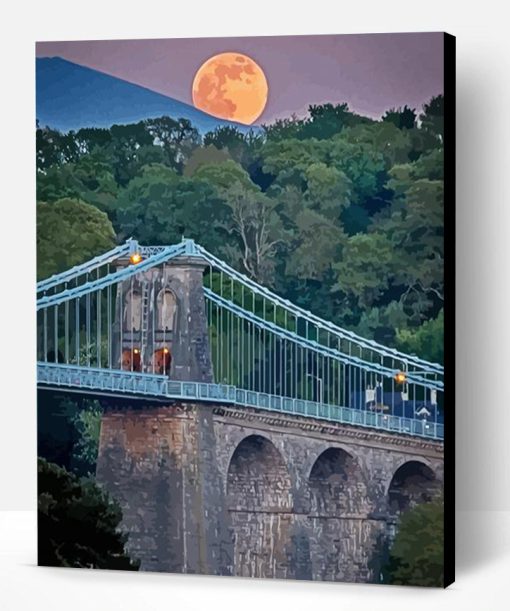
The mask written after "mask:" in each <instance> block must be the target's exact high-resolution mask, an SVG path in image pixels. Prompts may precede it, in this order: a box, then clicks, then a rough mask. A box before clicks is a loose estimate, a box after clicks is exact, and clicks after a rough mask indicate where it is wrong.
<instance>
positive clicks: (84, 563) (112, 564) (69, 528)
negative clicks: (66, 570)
mask: <svg viewBox="0 0 510 611" xmlns="http://www.w3.org/2000/svg"><path fill="white" fill-rule="evenodd" d="M37 472H38V478H37V482H38V495H39V497H38V562H39V565H42V566H65V567H76V568H97V569H116V570H119V569H121V570H127V571H136V570H138V566H139V564H138V563H137V562H133V561H132V560H131V559H130V558H129V556H128V555H127V554H126V551H125V544H126V537H125V535H123V534H122V533H121V532H120V530H119V525H120V522H121V519H122V513H121V510H120V507H119V506H118V504H117V503H116V502H115V501H114V500H113V499H112V498H111V497H110V496H109V495H108V494H107V493H106V492H105V491H103V490H102V489H101V488H100V487H99V486H98V485H97V484H96V483H94V481H93V480H92V479H88V478H81V479H79V478H77V477H76V476H75V475H73V474H71V473H69V472H68V471H66V470H65V469H63V468H62V467H59V466H58V465H55V464H52V463H48V462H47V461H46V460H44V459H41V458H39V459H38V461H37Z"/></svg>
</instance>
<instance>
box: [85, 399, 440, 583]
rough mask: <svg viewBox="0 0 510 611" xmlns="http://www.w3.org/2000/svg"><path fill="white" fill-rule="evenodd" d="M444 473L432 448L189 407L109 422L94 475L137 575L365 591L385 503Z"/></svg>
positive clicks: (110, 413)
mask: <svg viewBox="0 0 510 611" xmlns="http://www.w3.org/2000/svg"><path fill="white" fill-rule="evenodd" d="M442 461H443V448H442V444H440V443H437V442H432V441H427V440H421V439H416V438H410V437H405V436H398V435H394V434H389V433H383V432H377V431H371V430H369V429H362V428H355V427H349V426H346V425H340V424H332V423H331V424H325V423H324V422H320V421H313V420H312V419H310V418H306V419H305V418H299V417H289V416H283V415H278V414H271V413H269V412H262V411H258V412H257V411H256V410H250V409H249V408H234V407H219V406H216V407H213V406H211V405H206V404H204V405H191V404H187V405H173V406H161V407H151V408H143V409H138V410H136V409H131V408H129V409H120V408H114V409H113V408H110V409H108V410H107V411H106V412H105V415H104V417H103V422H102V427H101V439H100V451H99V461H98V472H97V476H98V479H99V480H100V481H102V482H103V483H104V485H105V486H106V488H107V489H108V490H110V492H111V493H112V494H113V495H114V496H115V497H116V498H117V499H118V500H119V501H120V503H121V506H122V509H123V515H124V521H123V526H124V529H125V530H126V532H127V533H128V534H129V550H130V552H131V553H132V554H133V556H135V557H137V558H140V560H141V562H142V565H141V568H142V569H144V570H159V571H171V572H195V573H206V574H223V575H229V574H233V575H239V576H247V577H248V576H251V577H277V578H295V579H316V580H334V581H336V580H341V581H362V582H366V581H374V580H376V579H377V572H378V569H377V549H378V544H379V540H380V538H381V537H384V536H386V529H387V521H389V520H391V519H393V518H394V514H395V510H392V509H391V508H390V496H392V495H393V497H395V494H397V493H398V494H399V495H400V496H401V497H402V498H404V499H408V498H412V499H413V502H415V501H416V499H418V497H419V495H420V494H425V495H427V494H429V493H430V491H431V490H432V488H434V490H438V489H439V488H440V487H441V481H442ZM420 478H421V479H420ZM431 478H432V479H431ZM422 485H423V486H422ZM424 490H425V492H423V491H424ZM395 491H397V492H395ZM390 492H391V494H390ZM417 493H419V494H418V496H416V495H417ZM398 498H400V497H398Z"/></svg>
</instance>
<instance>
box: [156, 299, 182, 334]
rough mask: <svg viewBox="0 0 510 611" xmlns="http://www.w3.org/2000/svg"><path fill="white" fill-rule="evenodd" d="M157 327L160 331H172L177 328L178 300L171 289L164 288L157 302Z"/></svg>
mask: <svg viewBox="0 0 510 611" xmlns="http://www.w3.org/2000/svg"><path fill="white" fill-rule="evenodd" d="M157 312H158V315H157V328H158V330H159V331H165V332H171V331H173V330H174V328H175V315H176V312H177V300H176V298H175V295H174V294H173V293H172V291H170V290H169V289H164V290H162V291H161V292H160V293H159V295H158V302H157Z"/></svg>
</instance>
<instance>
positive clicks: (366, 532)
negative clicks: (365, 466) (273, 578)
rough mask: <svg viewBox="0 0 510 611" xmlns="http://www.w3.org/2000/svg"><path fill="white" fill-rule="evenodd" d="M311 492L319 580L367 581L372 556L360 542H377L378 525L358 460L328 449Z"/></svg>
mask: <svg viewBox="0 0 510 611" xmlns="http://www.w3.org/2000/svg"><path fill="white" fill-rule="evenodd" d="M308 487H309V493H310V513H309V518H308V519H309V522H310V530H311V532H313V533H314V537H313V538H312V539H311V558H312V572H313V578H314V579H317V580H324V581H359V580H363V579H364V578H366V571H367V569H366V559H365V558H364V555H363V554H364V553H365V551H366V550H364V546H363V545H360V543H359V542H360V541H364V542H365V544H366V545H369V541H370V540H375V538H376V536H377V534H376V533H377V524H376V523H375V522H374V521H373V520H372V521H371V520H369V514H370V500H369V497H368V493H367V486H366V483H365V478H364V475H363V472H362V471H361V469H360V466H359V464H358V462H357V460H356V458H355V457H354V456H352V455H351V454H349V453H348V452H346V451H345V450H342V449H341V448H328V449H327V450H325V451H324V452H322V454H320V455H319V456H318V458H317V459H316V461H315V463H314V465H313V467H312V469H311V471H310V476H309V479H308ZM363 571H365V573H364V572H363Z"/></svg>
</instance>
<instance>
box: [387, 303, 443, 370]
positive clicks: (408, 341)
mask: <svg viewBox="0 0 510 611" xmlns="http://www.w3.org/2000/svg"><path fill="white" fill-rule="evenodd" d="M397 347H398V348H399V349H400V350H402V351H404V352H408V353H410V354H417V355H419V356H420V357H421V358H423V359H426V360H428V361H432V362H434V363H443V361H444V311H443V310H442V309H441V310H440V312H439V314H438V315H437V317H436V318H434V319H432V320H426V321H425V322H424V323H423V324H422V325H420V326H419V327H417V328H415V329H412V328H411V329H399V330H398V331H397Z"/></svg>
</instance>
